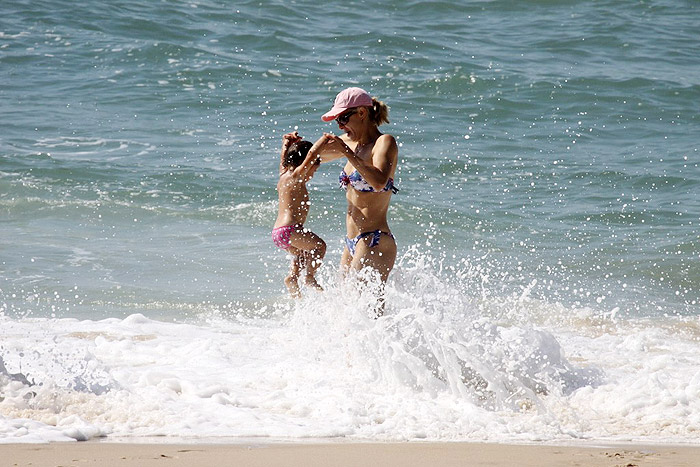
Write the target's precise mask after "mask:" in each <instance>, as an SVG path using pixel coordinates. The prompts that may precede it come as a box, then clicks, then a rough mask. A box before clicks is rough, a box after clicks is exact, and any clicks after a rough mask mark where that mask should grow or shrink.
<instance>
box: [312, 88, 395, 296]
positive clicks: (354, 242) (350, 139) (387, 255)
mask: <svg viewBox="0 0 700 467" xmlns="http://www.w3.org/2000/svg"><path fill="white" fill-rule="evenodd" d="M321 118H322V119H323V120H324V121H326V122H330V121H331V120H335V121H336V122H337V123H338V128H339V129H340V130H342V131H344V132H345V134H343V135H342V136H340V137H337V136H334V135H331V134H328V135H326V136H327V137H328V140H327V141H326V143H325V144H324V146H323V147H322V148H321V149H320V154H321V158H322V159H321V160H322V162H327V161H330V160H335V159H339V158H341V157H345V158H347V163H346V164H345V167H344V168H343V171H342V172H341V173H340V184H341V187H342V188H344V189H345V190H346V191H347V200H348V212H347V217H346V224H347V237H346V238H345V245H346V246H345V250H344V251H343V256H342V259H341V264H342V265H343V266H344V267H345V268H349V269H353V270H360V269H362V268H364V267H371V268H373V269H375V270H376V271H378V272H379V274H380V277H381V279H382V282H386V280H387V278H388V277H389V273H390V272H391V269H392V268H393V267H394V261H396V241H395V240H394V236H393V235H392V233H391V229H389V224H388V223H387V219H386V216H387V211H388V210H389V203H390V202H391V195H392V194H393V193H396V192H397V191H398V189H397V188H396V187H395V186H394V173H395V171H396V164H397V160H398V153H399V151H398V147H397V145H396V140H395V139H394V137H393V136H391V135H386V134H383V133H382V132H381V131H379V125H381V124H382V123H389V109H388V107H387V106H386V105H385V104H384V103H383V102H381V101H378V100H377V99H375V98H372V97H371V96H370V95H369V94H368V93H367V92H366V91H365V90H363V89H360V88H356V87H353V88H348V89H345V90H344V91H342V92H340V93H339V94H338V95H337V96H336V98H335V103H334V104H333V108H332V109H331V110H330V111H328V112H326V113H325V114H324V115H323V116H322V117H321Z"/></svg>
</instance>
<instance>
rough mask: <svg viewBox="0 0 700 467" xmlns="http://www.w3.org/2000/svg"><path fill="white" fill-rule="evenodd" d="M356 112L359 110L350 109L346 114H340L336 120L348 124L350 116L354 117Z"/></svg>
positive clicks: (341, 123)
mask: <svg viewBox="0 0 700 467" xmlns="http://www.w3.org/2000/svg"><path fill="white" fill-rule="evenodd" d="M355 113H357V110H355V109H352V110H348V111H347V112H345V113H344V114H342V115H338V117H336V119H335V121H336V122H337V123H338V125H347V123H348V122H349V121H350V117H352V116H353V114H355Z"/></svg>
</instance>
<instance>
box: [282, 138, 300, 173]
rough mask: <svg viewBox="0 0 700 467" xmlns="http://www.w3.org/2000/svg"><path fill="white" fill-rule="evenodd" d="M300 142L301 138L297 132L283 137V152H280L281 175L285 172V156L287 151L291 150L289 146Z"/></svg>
mask: <svg viewBox="0 0 700 467" xmlns="http://www.w3.org/2000/svg"><path fill="white" fill-rule="evenodd" d="M300 140H301V137H300V136H299V133H297V132H296V131H294V132H292V133H287V134H286V135H284V136H282V151H281V152H280V173H282V172H283V171H284V156H285V155H286V154H287V149H289V146H291V145H292V144H294V143H296V142H297V141H300Z"/></svg>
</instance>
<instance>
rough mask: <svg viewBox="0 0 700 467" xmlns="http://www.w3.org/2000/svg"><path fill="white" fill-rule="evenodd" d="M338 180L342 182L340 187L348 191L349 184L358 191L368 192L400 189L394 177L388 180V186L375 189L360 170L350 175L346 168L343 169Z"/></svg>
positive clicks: (395, 191)
mask: <svg viewBox="0 0 700 467" xmlns="http://www.w3.org/2000/svg"><path fill="white" fill-rule="evenodd" d="M338 181H339V182H340V188H342V189H343V190H346V191H347V189H348V185H350V186H352V187H353V188H354V189H355V190H357V191H363V192H368V193H385V192H387V191H390V190H391V192H392V193H394V194H396V193H398V192H399V189H398V188H396V187H395V186H394V179H393V178H390V179H389V180H388V181H387V182H386V186H385V187H384V188H382V189H381V190H375V189H374V188H372V185H370V184H369V183H367V180H365V179H364V178H362V175H360V172H358V171H357V170H355V171H354V172H353V173H351V174H350V175H348V174H346V173H345V169H343V170H342V171H341V172H340V176H339V177H338Z"/></svg>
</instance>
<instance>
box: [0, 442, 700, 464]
mask: <svg viewBox="0 0 700 467" xmlns="http://www.w3.org/2000/svg"><path fill="white" fill-rule="evenodd" d="M0 465H2V466H3V467H5V466H7V467H25V466H32V467H73V466H75V467H78V466H80V467H84V466H100V467H111V466H120V467H131V466H133V467H136V466H138V467H180V466H182V467H184V466H187V467H192V466H246V467H258V466H260V467H263V466H264V467H271V466H300V467H301V466H304V467H314V466H319V467H320V466H324V467H327V466H334V467H345V466H348V467H349V466H361V465H380V466H386V467H390V466H397V467H398V466H401V467H410V466H416V467H418V466H421V467H423V466H441V467H450V466H474V467H481V466H484V467H485V466H491V467H492V466H521V467H529V466H532V467H535V466H537V467H547V466H580V467H646V466H664V467H671V466H672V467H686V466H687V467H691V466H697V465H700V445H698V446H678V445H648V446H643V445H631V444H630V445H624V444H619V445H612V444H611V445H607V446H604V445H599V446H551V445H547V446H545V445H505V444H482V443H361V442H357V443H355V442H349V443H326V444H284V443H264V442H261V443H245V444H243V443H242V444H126V443H108V442H79V443H50V444H4V445H0Z"/></svg>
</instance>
